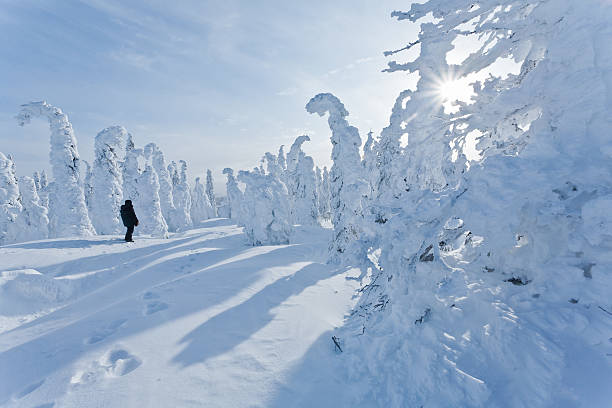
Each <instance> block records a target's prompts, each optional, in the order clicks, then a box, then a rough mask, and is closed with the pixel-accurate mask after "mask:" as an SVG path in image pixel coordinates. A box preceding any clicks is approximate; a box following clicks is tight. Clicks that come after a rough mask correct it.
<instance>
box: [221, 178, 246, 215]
mask: <svg viewBox="0 0 612 408" xmlns="http://www.w3.org/2000/svg"><path fill="white" fill-rule="evenodd" d="M223 174H225V175H226V176H227V182H226V183H225V188H226V193H227V201H228V204H229V209H230V214H229V218H231V219H232V220H235V221H236V222H237V223H238V224H241V223H242V217H241V210H240V209H241V203H242V191H240V189H239V188H238V184H237V183H236V179H235V178H234V170H232V169H231V168H229V167H226V168H224V169H223Z"/></svg>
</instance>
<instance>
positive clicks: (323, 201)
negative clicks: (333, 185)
mask: <svg viewBox="0 0 612 408" xmlns="http://www.w3.org/2000/svg"><path fill="white" fill-rule="evenodd" d="M318 202H319V214H320V215H321V217H323V218H324V219H331V204H330V190H329V170H327V166H325V167H323V174H322V175H321V185H320V186H319V191H318Z"/></svg>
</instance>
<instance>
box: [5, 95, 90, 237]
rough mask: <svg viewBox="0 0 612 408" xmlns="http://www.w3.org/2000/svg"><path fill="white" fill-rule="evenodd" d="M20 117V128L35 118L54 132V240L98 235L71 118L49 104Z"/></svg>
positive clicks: (28, 109) (36, 104)
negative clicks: (82, 184) (82, 182)
mask: <svg viewBox="0 0 612 408" xmlns="http://www.w3.org/2000/svg"><path fill="white" fill-rule="evenodd" d="M21 108H22V109H21V111H20V112H19V114H18V115H17V121H18V123H19V125H21V126H23V125H25V124H27V123H30V121H31V119H32V118H33V117H41V116H42V117H46V118H47V119H48V121H49V126H50V128H51V138H50V143H51V151H50V155H49V157H50V161H51V168H52V170H53V178H54V186H55V188H54V189H53V190H52V191H51V194H50V195H49V217H50V221H51V224H50V235H51V236H53V237H70V236H75V235H76V236H88V235H93V234H94V233H95V231H94V228H93V225H92V224H91V221H90V220H89V215H88V212H87V206H86V204H85V196H84V193H83V190H82V189H81V187H80V186H79V180H80V174H79V164H80V163H79V162H80V159H79V153H78V150H77V142H76V138H75V136H74V132H73V130H72V125H71V124H70V122H69V120H68V117H67V116H66V115H65V114H64V113H63V112H62V111H61V110H60V109H59V108H56V107H55V106H52V105H49V104H48V103H46V102H30V103H28V104H25V105H22V107H21Z"/></svg>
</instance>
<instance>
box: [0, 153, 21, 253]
mask: <svg viewBox="0 0 612 408" xmlns="http://www.w3.org/2000/svg"><path fill="white" fill-rule="evenodd" d="M22 209H23V207H22V205H21V200H20V199H19V184H18V182H17V177H16V176H15V167H14V162H13V160H12V159H11V157H10V156H9V157H6V156H5V155H4V154H3V153H2V152H0V244H2V245H5V244H9V243H12V242H15V241H17V240H18V239H19V234H20V230H21V229H22V225H20V221H21V220H19V216H20V214H21V210H22Z"/></svg>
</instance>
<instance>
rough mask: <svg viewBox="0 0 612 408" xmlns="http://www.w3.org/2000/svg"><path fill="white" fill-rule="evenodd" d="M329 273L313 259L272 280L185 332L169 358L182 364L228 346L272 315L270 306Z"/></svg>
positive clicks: (213, 355) (274, 305)
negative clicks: (179, 349)
mask: <svg viewBox="0 0 612 408" xmlns="http://www.w3.org/2000/svg"><path fill="white" fill-rule="evenodd" d="M285 259H286V258H285ZM284 263H286V260H285V262H284ZM330 276H332V273H331V271H330V268H329V267H328V266H327V265H323V264H317V263H313V264H309V265H307V266H305V267H303V268H302V269H300V270H298V271H297V272H295V273H294V274H292V275H289V276H286V277H282V278H280V279H278V280H276V281H275V282H273V283H271V284H269V285H268V286H266V287H265V288H263V289H262V290H260V291H259V292H257V293H256V294H255V295H253V296H251V297H250V298H249V299H248V300H246V301H245V302H243V303H241V304H239V305H237V306H234V307H232V308H230V309H228V310H225V311H224V312H222V313H220V314H218V315H216V316H214V317H212V318H210V319H209V320H207V321H206V322H204V323H203V324H202V325H201V326H199V327H198V328H196V329H195V330H193V331H192V332H190V333H189V334H188V335H186V336H185V337H184V338H183V339H181V341H180V344H185V343H186V344H187V346H186V347H185V348H184V349H183V350H182V351H181V352H180V353H179V354H177V355H176V356H175V357H174V358H173V359H172V361H173V362H174V363H177V364H180V365H181V366H183V367H186V366H190V365H192V364H196V363H200V362H204V361H206V360H208V359H210V358H214V357H216V356H219V355H222V354H224V353H226V352H228V351H230V350H232V349H233V348H235V347H236V346H238V345H239V344H241V343H243V342H244V341H246V340H248V339H249V338H250V337H251V336H252V335H253V334H254V333H256V332H257V331H258V330H260V329H261V328H263V327H264V326H266V325H267V324H268V323H270V322H271V321H272V320H273V319H274V315H273V313H272V312H271V310H272V309H273V308H275V307H276V306H278V305H280V304H281V303H282V302H283V301H285V300H286V299H287V298H289V297H290V296H292V295H297V294H299V293H301V292H302V291H303V290H305V289H306V288H308V287H310V286H312V285H315V284H316V283H317V282H318V281H320V280H323V279H327V278H329V277H330Z"/></svg>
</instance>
